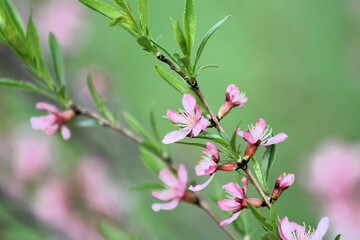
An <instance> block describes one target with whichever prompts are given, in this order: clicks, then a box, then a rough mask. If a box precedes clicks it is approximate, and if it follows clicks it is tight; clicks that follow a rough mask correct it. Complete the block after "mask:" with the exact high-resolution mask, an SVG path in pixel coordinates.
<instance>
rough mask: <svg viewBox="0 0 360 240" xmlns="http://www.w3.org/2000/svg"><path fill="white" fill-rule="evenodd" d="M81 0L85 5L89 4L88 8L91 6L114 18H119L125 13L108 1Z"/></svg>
mask: <svg viewBox="0 0 360 240" xmlns="http://www.w3.org/2000/svg"><path fill="white" fill-rule="evenodd" d="M80 2H81V3H82V4H84V5H85V6H87V7H88V8H91V9H92V10H94V11H96V12H98V13H100V14H102V15H104V16H105V17H107V18H110V19H112V20H113V19H117V18H118V17H121V16H123V15H124V14H123V13H122V12H120V11H119V10H117V9H116V8H114V7H112V6H110V5H108V4H106V3H103V2H100V1H97V0H80Z"/></svg>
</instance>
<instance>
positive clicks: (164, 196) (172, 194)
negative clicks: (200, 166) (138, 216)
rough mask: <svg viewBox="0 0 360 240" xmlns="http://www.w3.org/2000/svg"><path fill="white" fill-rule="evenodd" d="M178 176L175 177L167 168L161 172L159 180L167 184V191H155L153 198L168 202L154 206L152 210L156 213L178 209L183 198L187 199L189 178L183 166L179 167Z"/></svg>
mask: <svg viewBox="0 0 360 240" xmlns="http://www.w3.org/2000/svg"><path fill="white" fill-rule="evenodd" d="M177 175H178V176H177V177H175V176H174V175H173V174H172V173H171V172H170V170H169V169H167V168H165V169H163V170H161V172H160V174H159V178H160V180H161V181H162V182H163V183H164V184H165V187H166V189H165V190H162V191H153V192H152V196H153V197H155V198H157V199H160V200H162V201H168V202H167V203H155V204H153V205H152V209H153V210H154V211H155V212H158V211H160V210H172V209H174V208H176V206H177V205H178V204H179V202H180V201H181V200H182V199H183V198H185V196H186V184H187V182H188V176H187V172H186V168H185V166H184V165H183V164H180V165H179V169H178V172H177Z"/></svg>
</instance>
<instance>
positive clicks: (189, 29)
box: [184, 0, 196, 56]
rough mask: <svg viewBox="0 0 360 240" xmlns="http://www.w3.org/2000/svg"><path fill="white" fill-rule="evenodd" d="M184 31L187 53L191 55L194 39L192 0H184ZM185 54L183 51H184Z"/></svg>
mask: <svg viewBox="0 0 360 240" xmlns="http://www.w3.org/2000/svg"><path fill="white" fill-rule="evenodd" d="M184 31H185V36H186V42H187V44H186V45H187V47H188V50H187V53H188V54H187V55H188V56H190V55H191V50H192V47H193V46H194V41H195V32H196V14H195V8H194V1H193V0H186V2H185V9H184ZM184 54H185V53H184Z"/></svg>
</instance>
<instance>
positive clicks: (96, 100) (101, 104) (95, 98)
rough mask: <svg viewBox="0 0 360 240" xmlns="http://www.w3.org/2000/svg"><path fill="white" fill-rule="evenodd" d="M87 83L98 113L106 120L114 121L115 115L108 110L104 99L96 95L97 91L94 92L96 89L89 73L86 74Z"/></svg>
mask: <svg viewBox="0 0 360 240" xmlns="http://www.w3.org/2000/svg"><path fill="white" fill-rule="evenodd" d="M87 85H88V88H89V90H90V93H91V96H92V98H93V101H94V103H95V105H96V107H97V109H98V110H99V112H100V114H101V115H102V116H103V117H104V118H106V119H107V120H109V121H110V122H111V123H116V120H115V117H114V115H113V114H112V113H111V112H110V111H109V109H108V108H107V107H106V106H105V103H104V101H103V100H102V99H101V98H100V96H99V95H98V93H97V92H96V89H95V87H94V84H93V82H92V80H91V75H90V74H88V76H87Z"/></svg>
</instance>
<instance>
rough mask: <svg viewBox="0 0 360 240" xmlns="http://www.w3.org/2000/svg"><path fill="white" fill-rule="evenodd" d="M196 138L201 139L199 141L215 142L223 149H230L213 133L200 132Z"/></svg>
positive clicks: (223, 140) (228, 145)
mask: <svg viewBox="0 0 360 240" xmlns="http://www.w3.org/2000/svg"><path fill="white" fill-rule="evenodd" d="M197 138H201V139H206V140H211V141H213V142H217V143H219V144H221V145H222V146H224V147H228V148H229V147H230V144H229V143H228V142H227V141H226V140H225V139H224V138H222V137H221V136H219V135H217V134H215V133H209V132H201V133H200V134H199V135H198V136H197Z"/></svg>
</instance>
